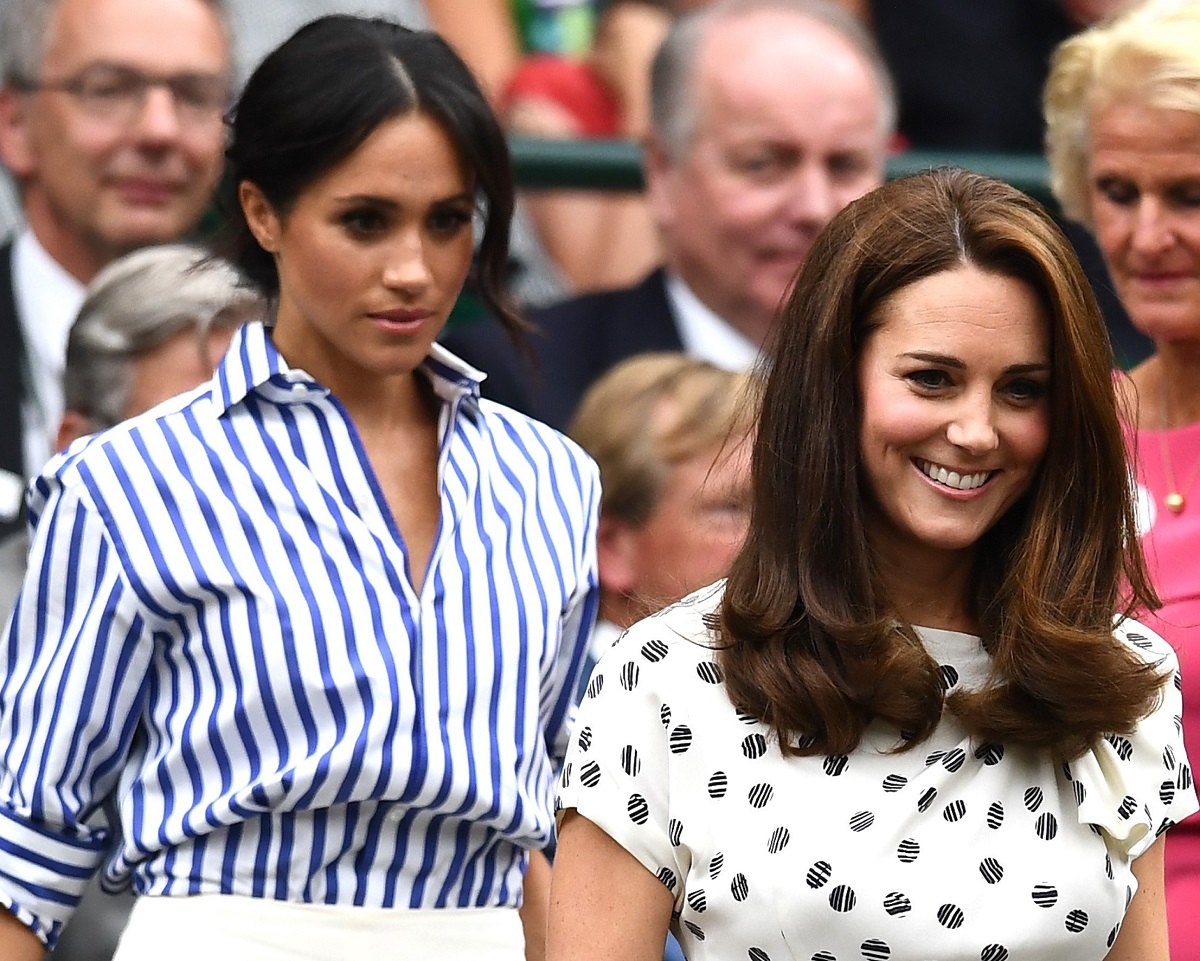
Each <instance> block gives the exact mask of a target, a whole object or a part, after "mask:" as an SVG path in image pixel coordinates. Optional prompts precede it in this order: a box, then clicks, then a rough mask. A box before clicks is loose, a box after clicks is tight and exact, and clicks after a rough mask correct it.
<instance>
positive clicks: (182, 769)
mask: <svg viewBox="0 0 1200 961" xmlns="http://www.w3.org/2000/svg"><path fill="white" fill-rule="evenodd" d="M422 370H423V371H424V372H425V373H426V374H427V375H428V377H429V380H430V382H431V383H432V385H433V387H434V390H435V392H436V393H437V395H438V397H439V398H440V399H441V400H442V409H441V417H440V422H439V438H440V455H439V462H438V473H439V478H440V483H441V510H442V515H441V523H440V528H439V531H438V534H437V538H436V541H435V545H434V548H433V553H432V556H431V558H430V561H429V568H428V574H427V575H426V578H425V581H424V583H423V585H422V587H421V590H420V592H419V593H418V592H417V591H416V590H415V589H414V587H413V584H412V582H411V581H410V579H409V576H408V573H407V571H408V567H407V562H406V558H405V550H404V545H403V542H402V540H401V538H400V536H399V534H398V532H397V529H396V527H395V523H394V521H393V519H392V515H391V512H390V511H389V510H388V508H387V505H386V502H385V500H384V498H383V496H382V494H381V491H380V489H379V487H378V484H377V481H376V479H375V477H374V474H373V472H372V470H371V468H370V466H369V464H368V461H367V458H366V455H365V452H364V449H363V447H362V444H361V442H360V440H359V438H358V435H357V433H356V431H355V429H354V427H353V425H352V424H351V422H350V421H349V419H348V417H347V415H346V412H345V409H344V408H343V407H342V406H341V404H339V402H338V401H337V400H336V398H334V397H333V396H332V395H331V394H330V393H329V392H328V391H327V390H325V389H324V388H322V387H321V386H320V385H318V384H317V383H316V382H315V381H314V380H313V379H312V378H311V377H310V376H309V375H308V374H306V373H304V372H303V371H299V370H293V369H289V368H288V366H287V364H286V363H285V361H284V360H283V358H282V357H281V356H280V355H279V354H278V352H277V351H276V350H275V348H274V346H273V344H272V343H271V341H270V338H269V335H268V334H267V333H266V332H265V330H264V328H263V327H262V326H261V325H259V324H252V325H249V326H247V327H246V328H244V329H243V331H241V332H240V333H239V334H238V336H237V337H236V338H235V340H234V342H233V345H232V346H231V348H230V351H229V353H228V354H227V356H226V357H225V359H224V360H223V361H222V363H221V365H220V366H219V367H218V368H217V371H216V373H215V375H214V377H213V380H212V382H211V383H210V384H208V385H206V386H204V387H201V388H198V389H197V390H196V391H193V392H192V393H190V394H186V395H183V396H182V397H180V398H176V399H174V400H172V401H169V402H167V403H166V404H164V405H162V406H160V407H158V408H156V409H155V410H153V411H151V412H149V413H148V414H146V415H143V416H142V417H139V418H135V419H134V420H132V421H128V422H126V423H125V424H124V425H121V426H119V427H117V428H114V429H113V430H111V431H108V432H106V433H103V434H100V435H98V436H97V437H95V438H92V439H90V440H87V441H81V442H79V443H78V444H76V445H75V446H73V447H72V448H70V449H69V450H68V451H67V452H66V453H65V454H64V455H61V456H59V457H57V458H55V459H54V460H52V461H51V463H50V464H49V465H47V468H46V470H45V472H44V474H43V475H42V476H41V477H40V478H39V479H38V480H37V481H36V482H35V483H34V486H33V487H32V488H31V491H30V495H29V503H30V516H31V522H32V523H33V524H34V525H35V527H36V529H35V536H34V543H33V548H32V552H31V555H30V565H29V574H28V576H27V578H26V581H25V584H24V587H23V590H22V594H21V597H20V599H19V600H18V603H17V607H16V609H15V610H14V612H13V617H12V620H11V622H10V625H9V629H8V632H7V638H6V641H5V642H4V643H3V644H2V645H0V658H2V659H3V668H2V670H3V680H2V682H0V746H2V748H0V749H2V754H0V903H3V904H4V905H5V906H6V907H8V908H9V909H10V910H12V911H13V912H14V913H15V914H16V915H17V916H18V917H19V918H20V919H21V920H22V921H24V922H25V923H26V924H29V925H30V926H31V927H32V928H33V929H34V931H35V932H36V933H38V934H39V936H41V937H42V938H44V939H46V940H48V941H51V942H52V941H53V940H55V939H56V937H57V933H58V930H59V929H60V928H61V926H62V924H63V922H65V920H66V919H67V917H68V916H69V914H70V913H71V910H72V908H73V907H74V905H75V903H76V902H77V900H78V898H79V895H80V892H81V891H82V889H83V886H84V883H85V881H86V879H87V877H88V875H89V874H91V873H92V872H93V871H94V870H95V869H96V867H97V865H98V863H99V862H100V860H101V859H102V856H103V852H104V851H105V849H106V846H107V845H108V843H109V840H108V839H109V836H110V835H109V829H108V824H107V822H106V820H105V815H104V812H103V802H104V800H105V798H107V797H108V796H109V795H111V794H114V793H115V797H116V803H117V807H118V810H119V814H120V822H121V823H120V831H121V835H122V837H121V841H120V844H119V846H118V848H117V850H116V853H115V855H113V856H112V857H111V858H110V860H109V861H108V863H107V864H106V866H105V880H106V882H107V883H109V884H110V885H119V884H121V883H123V882H124V881H125V880H126V879H127V878H128V877H130V876H132V878H133V883H134V886H135V888H136V889H137V890H138V891H139V892H141V893H144V894H145V893H148V894H155V895H187V894H198V893H236V894H243V895H252V896H258V897H267V898H276V899H288V900H294V901H306V902H318V903H338V904H354V905H372V906H384V907H390V906H397V907H406V906H407V907H442V906H461V907H469V906H492V905H515V904H518V903H519V901H520V889H521V875H522V871H523V869H524V863H525V858H526V853H525V852H526V849H531V848H539V847H541V846H543V845H544V844H545V843H546V842H547V841H548V839H549V837H550V832H551V829H552V824H553V818H552V815H551V807H552V801H553V782H554V771H553V770H552V768H555V767H557V762H558V761H559V760H560V759H561V757H562V755H563V753H564V752H565V747H566V738H567V730H568V725H569V721H570V718H569V714H570V712H571V701H572V694H573V693H574V690H575V685H576V683H577V678H578V675H579V673H580V672H581V670H582V667H583V663H584V659H585V656H586V651H587V635H588V632H589V630H590V628H591V625H592V621H593V620H594V617H595V610H596V604H597V586H596V564H595V545H594V539H595V525H596V511H597V507H598V503H599V482H598V479H597V476H596V471H595V466H594V465H593V464H592V462H591V461H590V460H589V459H588V458H587V457H586V455H584V454H583V453H582V451H580V450H579V448H577V447H576V446H574V445H573V444H572V443H571V442H570V441H568V440H566V439H565V438H563V437H561V436H560V435H559V434H557V433H555V432H554V431H552V430H550V429H549V428H548V427H545V426H544V425H542V424H539V423H537V422H536V421H532V420H530V419H528V418H526V417H524V416H522V415H520V414H517V413H514V412H513V411H510V410H508V409H506V408H502V407H499V406H496V405H494V404H491V403H489V402H487V401H485V400H480V399H479V398H478V382H477V374H476V372H474V371H472V370H471V369H470V368H467V367H466V366H465V365H463V364H462V363H461V362H459V361H457V359H456V358H454V357H452V356H451V355H449V354H448V353H446V352H445V351H444V350H443V349H442V348H440V347H435V348H434V350H433V353H431V355H430V357H429V358H428V359H427V360H426V362H425V364H424V365H423V368H422Z"/></svg>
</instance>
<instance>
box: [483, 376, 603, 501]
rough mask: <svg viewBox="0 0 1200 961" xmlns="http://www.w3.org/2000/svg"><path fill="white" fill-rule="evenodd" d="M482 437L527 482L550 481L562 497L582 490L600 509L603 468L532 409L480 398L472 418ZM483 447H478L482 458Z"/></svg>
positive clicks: (504, 467)
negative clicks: (532, 413)
mask: <svg viewBox="0 0 1200 961" xmlns="http://www.w3.org/2000/svg"><path fill="white" fill-rule="evenodd" d="M472 420H473V422H474V423H475V425H476V427H477V429H478V431H479V435H478V437H479V442H481V443H483V444H484V445H485V446H486V447H487V448H490V450H491V451H492V452H493V456H494V457H495V463H496V466H497V468H498V469H499V470H501V471H503V472H505V473H507V474H508V475H510V476H511V477H512V478H513V480H514V481H517V480H519V481H520V483H521V484H522V485H523V486H535V487H536V486H537V485H538V484H540V483H547V484H550V485H552V486H553V489H554V492H555V495H556V496H561V495H563V494H565V493H566V491H567V490H569V489H575V490H578V491H580V492H581V494H582V500H583V503H584V504H585V506H586V507H587V508H588V509H589V510H591V509H593V508H597V506H598V504H599V497H600V469H599V468H598V467H597V466H596V462H595V461H594V460H592V458H591V456H590V455H589V454H588V453H587V452H586V451H585V450H584V449H583V448H582V447H580V446H579V445H578V444H577V443H575V441H573V440H571V438H569V437H567V436H566V435H564V434H562V433H560V432H559V431H557V430H555V429H554V428H553V427H550V426H549V425H548V424H545V423H543V422H542V421H540V420H537V419H535V418H533V417H530V416H529V415H528V414H523V413H521V412H520V411H518V410H514V409H513V408H511V407H507V406H505V405H504V404H500V403H497V402H496V401H493V400H489V399H488V398H486V397H481V398H478V400H476V401H474V416H473V417H472ZM481 454H482V451H479V450H475V451H474V455H475V456H476V457H477V458H478V457H479V456H480V455H481Z"/></svg>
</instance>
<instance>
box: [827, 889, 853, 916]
mask: <svg viewBox="0 0 1200 961" xmlns="http://www.w3.org/2000/svg"><path fill="white" fill-rule="evenodd" d="M856 904H858V895H856V894H855V893H854V889H853V888H851V887H850V886H849V885H846V884H839V885H838V886H837V887H836V888H834V889H833V890H832V891H830V892H829V906H830V907H831V908H833V910H835V911H839V912H842V913H845V912H846V911H853V910H854V906H855V905H856Z"/></svg>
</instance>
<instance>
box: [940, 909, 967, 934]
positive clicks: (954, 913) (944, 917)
mask: <svg viewBox="0 0 1200 961" xmlns="http://www.w3.org/2000/svg"><path fill="white" fill-rule="evenodd" d="M937 919H938V924H940V925H941V926H942V927H943V928H949V929H950V930H951V931H953V930H955V929H956V928H961V927H962V926H963V921H964V920H965V915H964V914H963V910H962V908H960V907H959V906H958V905H957V904H943V905H942V906H941V907H940V908H938V909H937Z"/></svg>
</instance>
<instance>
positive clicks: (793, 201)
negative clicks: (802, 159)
mask: <svg viewBox="0 0 1200 961" xmlns="http://www.w3.org/2000/svg"><path fill="white" fill-rule="evenodd" d="M786 207H787V209H786V215H787V218H788V220H789V222H790V223H792V224H795V225H799V226H803V227H806V228H809V229H815V230H822V229H823V228H824V227H825V225H826V224H828V223H829V221H831V220H832V219H833V216H834V214H836V213H837V212H838V209H839V208H838V203H837V194H836V192H835V191H834V185H833V180H832V178H831V177H830V175H829V171H828V170H826V169H825V168H824V167H823V166H822V165H821V164H820V163H817V162H816V161H815V160H813V161H809V162H807V163H803V164H801V165H800V166H799V168H798V169H797V171H796V176H795V177H794V178H793V180H792V185H791V190H790V191H789V193H788V196H787V202H786Z"/></svg>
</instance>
